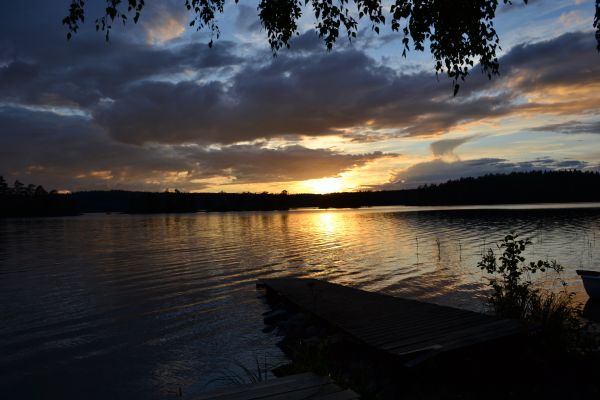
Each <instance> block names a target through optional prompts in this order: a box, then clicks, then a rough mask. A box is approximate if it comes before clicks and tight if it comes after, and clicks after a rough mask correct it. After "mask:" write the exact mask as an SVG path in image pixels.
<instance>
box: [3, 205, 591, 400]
mask: <svg viewBox="0 0 600 400" xmlns="http://www.w3.org/2000/svg"><path fill="white" fill-rule="evenodd" d="M591 206H598V205H588V207H591ZM555 207H557V206H556V205H553V206H539V205H536V206H501V207H496V208H497V209H493V210H491V209H486V210H483V209H479V208H478V207H467V208H466V209H465V208H464V207H459V208H454V209H451V210H448V209H443V208H418V207H410V208H407V207H382V208H371V209H360V210H298V211H290V212H256V213H251V212H249V213H214V214H203V213H200V214H183V215H139V216H129V215H85V216H81V217H68V218H49V219H12V220H3V221H0V355H1V358H0V390H2V393H3V396H5V395H6V396H7V398H53V397H55V398H59V397H60V398H62V399H68V398H82V397H84V398H127V399H137V398H140V399H141V398H144V399H154V398H170V397H176V394H177V392H178V390H179V388H181V390H182V392H183V394H184V396H185V397H187V396H190V397H191V396H193V395H194V394H195V393H199V392H202V391H204V390H207V389H209V388H213V387H217V386H223V385H228V384H231V383H232V382H230V381H228V380H227V379H225V377H226V376H228V375H231V374H232V373H233V374H237V375H240V376H241V375H243V373H242V372H241V368H240V367H239V366H238V365H239V364H241V365H245V366H247V367H251V368H254V369H255V367H254V364H255V362H256V360H260V363H261V364H264V363H267V364H269V365H274V364H277V363H278V362H281V361H282V355H281V354H280V352H279V351H278V350H277V348H276V346H275V343H276V342H277V340H278V338H277V337H276V336H275V335H274V334H265V333H262V332H261V329H262V328H263V327H264V326H263V323H262V316H261V313H263V312H264V311H265V310H266V309H267V307H266V306H265V304H264V303H263V301H262V300H261V299H259V298H257V292H256V290H255V286H254V283H255V282H256V280H257V279H259V278H263V277H274V276H304V277H308V276H310V277H315V278H320V279H326V280H329V281H333V282H337V283H342V284H346V285H352V286H355V287H360V288H364V289H366V290H373V291H381V292H386V293H390V294H394V295H401V296H407V297H411V298H417V299H422V300H427V301H432V302H436V303H439V304H446V305H452V306H456V307H463V308H469V309H473V310H482V309H483V293H484V290H485V285H486V279H485V276H484V275H483V274H482V273H481V271H479V270H478V269H477V268H476V267H475V266H476V264H477V261H478V260H479V259H480V258H481V254H482V252H483V251H484V250H485V249H486V248H488V247H490V246H494V243H495V242H497V241H498V240H499V239H500V238H502V236H503V235H505V234H507V233H508V232H510V231H516V232H518V233H520V234H522V235H523V236H526V237H531V238H532V240H533V245H532V246H531V247H530V252H529V254H528V256H529V257H532V258H533V257H535V258H536V259H538V258H542V259H546V258H548V259H554V258H556V259H557V260H558V261H559V262H561V263H562V264H564V266H565V267H566V272H565V275H564V277H565V279H566V280H567V281H569V282H570V283H571V285H572V286H571V288H572V290H574V291H576V292H578V298H580V299H582V300H583V301H585V295H584V294H583V293H582V292H581V286H580V284H579V281H578V279H577V277H576V275H575V273H574V270H575V269H576V268H586V269H595V270H600V243H596V239H597V238H598V239H599V240H600V209H597V208H585V209H580V208H576V209H567V208H566V207H567V206H566V205H559V206H558V207H560V208H559V209H555ZM541 278H542V280H544V279H545V280H547V279H548V277H544V276H542V277H541Z"/></svg>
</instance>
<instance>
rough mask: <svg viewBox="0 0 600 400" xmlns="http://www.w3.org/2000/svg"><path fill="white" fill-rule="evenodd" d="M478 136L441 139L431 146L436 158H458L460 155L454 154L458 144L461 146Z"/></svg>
mask: <svg viewBox="0 0 600 400" xmlns="http://www.w3.org/2000/svg"><path fill="white" fill-rule="evenodd" d="M477 137H478V135H471V136H465V137H463V138H458V139H441V140H438V141H435V142H432V143H431V144H430V145H429V148H430V149H431V152H432V153H433V156H434V157H436V158H442V157H452V158H456V159H458V156H457V155H456V154H454V150H455V149H456V148H457V147H458V146H461V145H463V144H465V143H467V142H469V141H471V140H473V139H474V138H477Z"/></svg>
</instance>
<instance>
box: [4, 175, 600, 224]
mask: <svg viewBox="0 0 600 400" xmlns="http://www.w3.org/2000/svg"><path fill="white" fill-rule="evenodd" d="M571 202H600V173H599V172H594V171H579V170H563V171H531V172H513V173H510V174H493V175H485V176H480V177H476V178H461V179H458V180H449V181H447V182H445V183H441V184H432V185H424V186H421V187H418V188H416V189H405V190H391V191H358V192H344V193H331V194H288V193H287V192H286V191H283V192H281V193H278V194H273V193H267V192H263V193H225V192H221V193H183V192H179V191H174V192H163V193H151V192H133V191H122V190H111V191H83V192H75V193H68V194H61V193H58V192H56V191H50V192H47V191H46V190H45V189H44V188H43V187H42V186H36V185H31V184H30V185H24V184H23V183H21V182H19V181H17V182H15V184H14V185H13V186H12V187H9V186H8V185H7V183H6V181H5V180H4V178H2V177H0V217H28V216H59V215H78V214H82V213H92V212H103V213H129V214H140V213H184V212H201V211H205V212H213V211H215V212H218V211H269V210H289V209H294V208H306V207H318V208H359V207H370V206H393V205H405V206H445V205H486V204H526V203H571Z"/></svg>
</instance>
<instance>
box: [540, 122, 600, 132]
mask: <svg viewBox="0 0 600 400" xmlns="http://www.w3.org/2000/svg"><path fill="white" fill-rule="evenodd" d="M531 130H533V131H539V132H557V133H564V134H574V133H589V134H600V121H595V122H581V121H567V122H562V123H558V124H549V125H542V126H537V127H535V128H532V129H531Z"/></svg>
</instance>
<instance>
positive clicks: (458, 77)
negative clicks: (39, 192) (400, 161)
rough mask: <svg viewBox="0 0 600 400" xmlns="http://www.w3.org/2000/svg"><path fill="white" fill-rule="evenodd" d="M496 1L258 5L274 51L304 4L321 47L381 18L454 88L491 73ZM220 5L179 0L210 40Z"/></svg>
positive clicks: (110, 18) (115, 6) (78, 14)
mask: <svg viewBox="0 0 600 400" xmlns="http://www.w3.org/2000/svg"><path fill="white" fill-rule="evenodd" d="M233 1H235V3H238V2H239V0H233ZM501 1H502V2H503V3H504V4H511V1H510V0H451V1H450V0H395V1H393V2H392V4H391V5H390V7H389V9H387V7H384V4H383V0H260V2H259V4H258V10H257V11H258V16H259V18H260V21H261V23H262V26H263V28H264V29H265V31H266V33H267V38H268V41H269V44H270V46H271V49H272V50H273V52H274V53H276V52H277V51H278V50H279V49H281V48H283V47H290V42H291V39H292V38H293V37H294V36H295V35H298V34H299V31H298V19H299V18H300V17H301V16H302V15H303V13H304V12H305V9H309V11H312V13H313V14H314V17H315V20H316V22H315V28H316V31H317V32H318V34H319V37H320V38H321V39H323V41H324V42H325V45H326V47H327V49H332V48H333V45H334V43H335V42H336V40H337V39H338V38H339V36H340V34H341V33H345V35H346V36H347V37H348V39H350V40H352V39H353V38H355V37H356V35H357V30H358V21H359V20H361V19H367V20H368V21H369V23H370V24H371V29H372V30H373V31H374V32H376V33H379V31H380V27H381V26H382V25H384V24H386V21H387V22H389V24H390V27H391V29H392V30H393V31H396V32H399V33H400V34H402V35H403V38H402V43H403V50H402V55H403V56H406V52H407V51H408V50H410V48H411V47H412V48H413V49H414V50H417V51H425V48H426V46H427V44H429V49H430V51H431V53H432V55H433V57H434V59H435V70H436V74H437V73H446V74H447V75H448V76H449V77H450V78H452V80H453V84H454V94H455V95H456V93H457V92H458V89H459V87H460V85H459V81H464V79H465V78H466V76H467V75H468V74H469V70H470V68H471V67H472V66H473V65H474V64H475V63H479V65H480V66H481V69H482V72H483V73H485V74H486V75H487V77H488V78H490V79H491V77H492V76H493V75H497V74H498V68H499V63H498V57H497V55H496V51H497V50H499V49H500V39H499V37H498V34H497V33H496V29H495V27H494V18H495V16H496V9H497V8H498V5H499V3H500V2H501ZM523 1H524V2H525V3H527V1H528V0H523ZM144 6H145V0H106V8H105V14H104V15H101V16H99V17H98V18H97V19H96V21H95V25H96V30H102V31H103V32H105V33H106V39H107V40H108V39H109V35H110V31H111V29H112V25H113V23H114V22H115V21H122V22H123V23H125V22H126V21H127V20H128V19H129V17H130V16H132V19H133V21H134V22H135V23H137V22H138V20H139V18H140V16H141V14H142V10H143V9H144ZM224 6H225V0H185V7H186V8H187V9H188V11H189V12H190V13H191V14H192V17H191V20H190V23H189V25H190V26H192V27H195V28H196V29H197V30H200V29H204V28H205V29H208V30H209V31H210V32H211V39H210V41H209V43H208V45H209V46H211V47H212V45H213V38H215V37H216V38H218V37H219V35H220V30H219V26H218V24H217V22H216V16H217V14H219V13H222V12H223V10H224ZM84 19H85V0H72V1H71V5H70V8H69V13H68V15H67V16H66V17H65V18H64V19H63V24H64V25H66V26H67V28H68V33H67V38H69V39H70V38H71V37H72V35H73V33H76V32H77V30H78V28H79V24H80V23H83V22H84ZM593 26H594V28H595V29H596V39H597V42H598V47H597V49H598V51H600V0H596V13H595V18H594V23H593Z"/></svg>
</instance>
